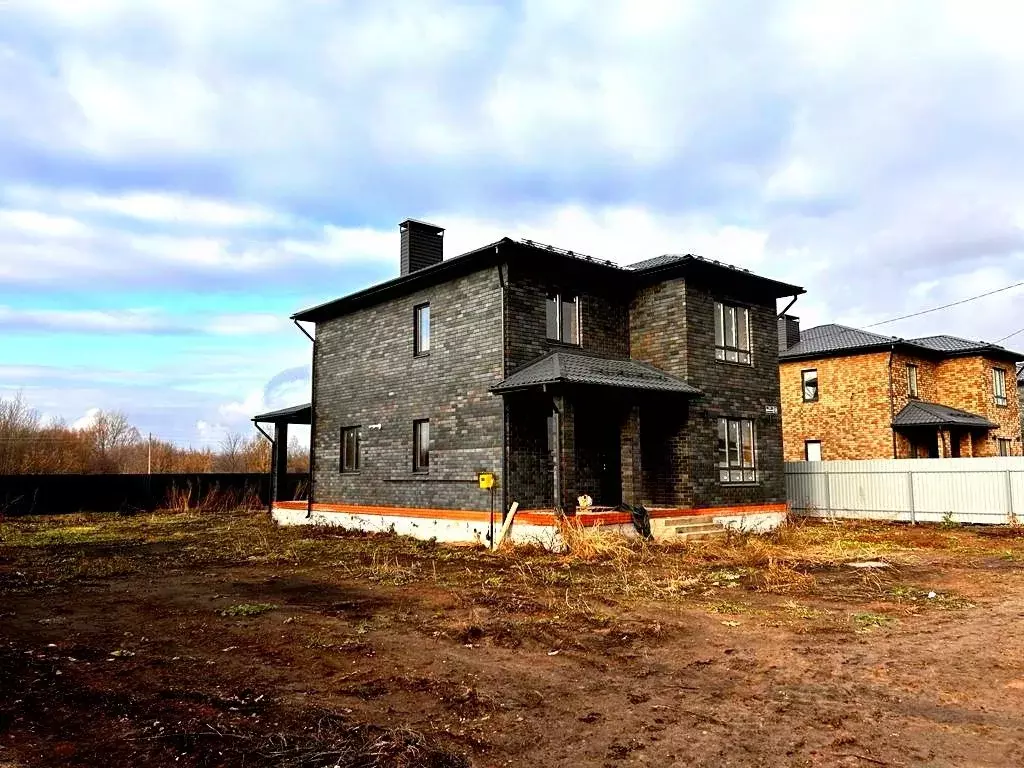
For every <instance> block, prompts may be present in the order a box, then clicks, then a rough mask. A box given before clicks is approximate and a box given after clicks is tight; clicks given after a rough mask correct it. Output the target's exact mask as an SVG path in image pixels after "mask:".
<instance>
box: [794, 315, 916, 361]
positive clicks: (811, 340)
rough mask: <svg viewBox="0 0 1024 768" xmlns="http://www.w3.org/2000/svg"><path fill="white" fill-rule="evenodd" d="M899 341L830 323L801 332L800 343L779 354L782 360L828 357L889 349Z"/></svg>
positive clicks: (890, 337)
mask: <svg viewBox="0 0 1024 768" xmlns="http://www.w3.org/2000/svg"><path fill="white" fill-rule="evenodd" d="M895 341H898V339H896V338H895V337H893V336H883V335H881V334H879V333H871V331H862V330H860V329H858V328H850V327H849V326H846V325H837V324H835V323H829V324H828V325H819V326H816V327H814V328H808V329H807V330H806V331H800V341H799V343H797V344H794V345H793V346H792V347H790V348H789V349H787V350H786V351H785V352H780V353H779V358H780V359H783V360H784V359H786V358H788V357H809V356H813V355H827V354H832V353H835V352H841V351H844V350H850V351H852V350H855V349H870V348H873V347H879V348H881V347H888V346H890V345H892V343H893V342H895Z"/></svg>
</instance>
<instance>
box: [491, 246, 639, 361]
mask: <svg viewBox="0 0 1024 768" xmlns="http://www.w3.org/2000/svg"><path fill="white" fill-rule="evenodd" d="M559 291H560V292H562V293H563V294H576V295H577V296H578V297H579V302H580V342H581V343H580V345H579V346H576V345H566V344H562V343H561V342H558V341H554V340H550V339H548V338H547V298H548V295H549V294H550V293H553V292H559ZM627 305H628V302H627V300H626V299H625V298H623V296H622V294H621V292H616V291H615V287H614V286H611V285H609V284H607V283H606V282H604V281H598V280H594V279H593V278H592V277H591V276H589V275H587V274H586V273H585V272H579V271H571V270H563V271H560V272H551V271H550V269H549V268H546V267H545V266H544V264H543V263H540V264H538V263H535V262H530V261H526V262H525V263H523V264H518V263H515V264H513V265H512V266H511V267H510V268H509V276H508V298H507V306H506V311H505V334H506V337H505V350H506V352H505V353H506V365H507V370H508V372H509V373H512V372H513V371H515V370H517V369H518V368H521V367H523V366H524V365H528V364H529V363H532V362H533V361H534V360H536V359H537V358H539V357H541V356H542V355H545V354H547V353H548V352H551V351H552V350H556V349H570V350H571V349H580V350H583V351H584V352H589V353H592V354H598V355H607V356H611V357H628V356H629V316H628V309H627Z"/></svg>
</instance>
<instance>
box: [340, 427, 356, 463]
mask: <svg viewBox="0 0 1024 768" xmlns="http://www.w3.org/2000/svg"><path fill="white" fill-rule="evenodd" d="M341 471H342V472H358V471H359V427H342V428H341Z"/></svg>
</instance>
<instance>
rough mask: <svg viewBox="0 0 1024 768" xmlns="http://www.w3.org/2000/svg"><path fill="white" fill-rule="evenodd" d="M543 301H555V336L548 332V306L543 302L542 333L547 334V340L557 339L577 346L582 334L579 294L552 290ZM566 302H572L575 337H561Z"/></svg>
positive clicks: (563, 330) (563, 333)
mask: <svg viewBox="0 0 1024 768" xmlns="http://www.w3.org/2000/svg"><path fill="white" fill-rule="evenodd" d="M570 298H571V302H569V301H567V299H570ZM545 301H546V302H551V301H554V302H555V325H556V326H557V329H556V335H555V336H551V335H550V334H548V329H547V309H548V307H547V304H545V305H544V326H545V328H544V333H545V334H546V335H547V339H548V341H557V342H559V343H560V344H572V345H573V346H579V345H580V343H581V341H580V339H581V337H582V335H583V334H582V332H581V331H582V329H581V326H582V323H581V315H580V295H579V294H578V293H571V294H570V293H563V292H562V291H552V292H550V293H548V295H547V298H546V299H545ZM567 303H572V305H573V314H574V315H575V319H576V323H575V331H576V338H575V339H565V338H563V337H564V336H565V335H566V334H565V305H566V304H567Z"/></svg>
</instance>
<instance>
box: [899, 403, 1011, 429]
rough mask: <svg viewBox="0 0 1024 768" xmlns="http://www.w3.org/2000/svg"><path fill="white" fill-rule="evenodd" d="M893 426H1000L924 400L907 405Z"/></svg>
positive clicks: (989, 427) (981, 417) (971, 414)
mask: <svg viewBox="0 0 1024 768" xmlns="http://www.w3.org/2000/svg"><path fill="white" fill-rule="evenodd" d="M892 425H893V426H894V427H967V428H971V429H995V427H996V426H998V425H996V424H993V423H992V422H991V421H989V420H988V419H986V418H985V417H984V416H979V415H978V414H976V413H971V412H970V411H961V410H960V409H959V408H950V407H949V406H948V405H940V404H939V403H928V402H924V401H923V400H914V401H912V402H910V403H907V404H906V405H905V406H904V407H903V409H902V410H901V411H900V412H899V413H897V414H896V418H894V419H893V421H892Z"/></svg>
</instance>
